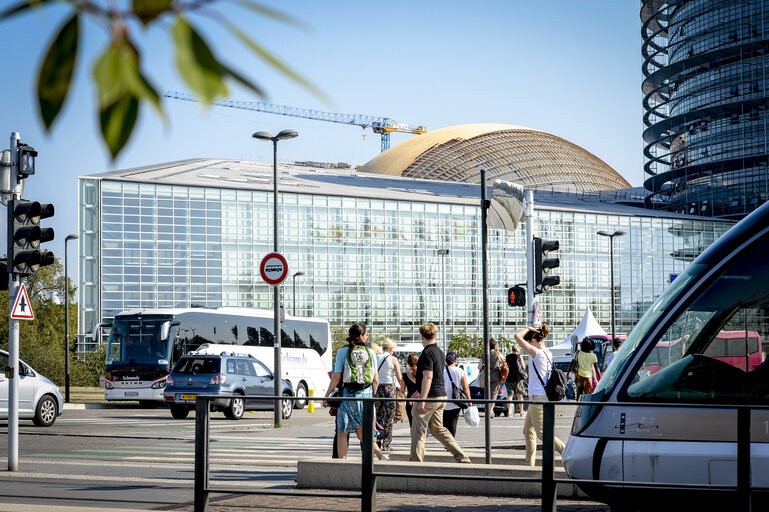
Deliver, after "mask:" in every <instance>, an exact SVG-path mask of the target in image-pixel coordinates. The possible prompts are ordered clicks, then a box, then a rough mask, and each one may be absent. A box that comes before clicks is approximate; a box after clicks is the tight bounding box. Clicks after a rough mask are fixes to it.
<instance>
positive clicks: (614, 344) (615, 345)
mask: <svg viewBox="0 0 769 512" xmlns="http://www.w3.org/2000/svg"><path fill="white" fill-rule="evenodd" d="M622 341H623V340H621V339H619V338H614V339H613V340H611V346H612V349H613V350H612V351H611V354H609V357H607V358H606V362H605V363H604V365H603V370H604V371H606V370H607V369H608V368H609V365H610V364H611V362H612V361H614V356H616V355H617V352H618V351H619V349H620V347H622Z"/></svg>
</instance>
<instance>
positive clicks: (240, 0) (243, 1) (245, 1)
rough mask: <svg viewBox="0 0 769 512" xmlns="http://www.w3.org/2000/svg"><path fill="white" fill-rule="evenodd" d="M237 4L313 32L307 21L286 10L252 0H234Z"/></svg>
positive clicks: (261, 14)
mask: <svg viewBox="0 0 769 512" xmlns="http://www.w3.org/2000/svg"><path fill="white" fill-rule="evenodd" d="M233 1H234V2H235V3H236V4H239V5H240V6H241V7H245V8H246V9H250V10H252V11H254V12H255V13H257V14H259V15H260V16H264V17H266V18H272V19H274V20H276V21H280V22H283V23H287V24H289V25H293V26H295V27H297V28H300V29H302V30H304V31H305V32H311V31H312V29H311V28H310V26H309V25H307V24H306V23H305V22H303V21H302V20H300V19H299V18H295V17H293V16H291V15H290V14H286V13H285V12H281V11H277V10H275V9H272V8H270V7H267V6H265V5H262V4H258V3H256V2H252V1H251V0H233Z"/></svg>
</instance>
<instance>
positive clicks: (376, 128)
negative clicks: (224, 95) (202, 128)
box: [163, 91, 427, 152]
mask: <svg viewBox="0 0 769 512" xmlns="http://www.w3.org/2000/svg"><path fill="white" fill-rule="evenodd" d="M163 96H164V97H166V98H171V99H174V100H183V101H191V102H193V103H201V101H200V100H198V99H197V98H195V97H194V96H192V95H191V94H187V93H183V92H175V91H167V92H166V93H165V94H163ZM210 104H211V105H218V106H220V107H229V108H239V109H241V110H252V111H254V112H266V113H268V114H279V115H282V116H290V117H301V118H304V119H314V120H316V121H328V122H329V123H340V124H352V125H355V126H360V127H361V128H363V129H364V130H365V129H366V128H371V131H373V132H374V133H378V134H380V135H381V136H382V152H385V151H387V150H388V149H390V134H391V133H393V132H399V133H416V134H420V133H425V132H426V131H427V127H426V126H409V125H407V124H404V123H398V122H396V121H393V120H392V119H390V118H389V117H379V116H367V115H363V114H339V113H336V112H323V111H321V110H312V109H309V108H299V107H287V106H284V105H275V104H272V103H264V102H261V101H232V100H214V101H212V102H211V103H210Z"/></svg>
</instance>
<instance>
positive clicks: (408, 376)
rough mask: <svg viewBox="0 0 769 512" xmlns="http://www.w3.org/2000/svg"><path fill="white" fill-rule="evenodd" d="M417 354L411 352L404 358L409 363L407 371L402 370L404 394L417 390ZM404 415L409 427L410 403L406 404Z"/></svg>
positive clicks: (408, 394) (411, 393) (407, 394)
mask: <svg viewBox="0 0 769 512" xmlns="http://www.w3.org/2000/svg"><path fill="white" fill-rule="evenodd" d="M418 360H419V356H418V355H416V354H414V353H413V352H412V353H411V354H409V356H408V357H407V358H406V364H408V365H409V371H407V372H403V375H402V377H403V382H405V383H406V396H411V395H413V394H414V393H415V392H416V391H417V361H418ZM406 416H408V418H409V427H411V404H410V403H408V404H406Z"/></svg>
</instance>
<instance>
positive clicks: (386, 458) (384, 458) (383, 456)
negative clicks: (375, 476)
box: [382, 453, 390, 460]
mask: <svg viewBox="0 0 769 512" xmlns="http://www.w3.org/2000/svg"><path fill="white" fill-rule="evenodd" d="M382 460H390V454H389V453H383V454H382Z"/></svg>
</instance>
